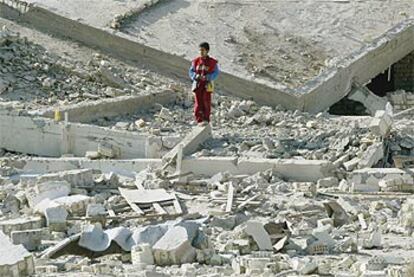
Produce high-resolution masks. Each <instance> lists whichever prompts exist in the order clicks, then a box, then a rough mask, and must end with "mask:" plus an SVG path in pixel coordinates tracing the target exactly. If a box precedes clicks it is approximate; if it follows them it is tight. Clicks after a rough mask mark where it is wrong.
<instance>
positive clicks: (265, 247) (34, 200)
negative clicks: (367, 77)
mask: <svg viewBox="0 0 414 277" xmlns="http://www.w3.org/2000/svg"><path fill="white" fill-rule="evenodd" d="M166 174H168V172H160V171H159V169H152V168H148V169H147V170H145V171H143V172H140V173H139V174H137V175H136V178H135V179H134V178H131V177H126V176H122V175H118V174H115V173H111V174H103V173H101V172H99V171H97V170H88V169H85V170H69V171H63V172H59V173H53V174H41V175H36V176H21V177H20V178H19V179H15V178H7V177H6V176H4V177H2V185H1V188H2V189H1V192H2V193H1V198H0V201H1V202H0V203H1V206H0V208H1V210H0V211H1V218H0V230H2V232H3V233H4V234H5V235H7V236H9V237H10V238H9V240H10V241H12V242H13V243H14V244H16V245H21V247H24V248H22V249H26V250H25V251H30V253H31V254H30V259H33V261H34V262H33V264H34V265H31V264H28V265H27V266H26V269H25V270H35V272H36V274H39V275H41V276H48V275H47V274H54V273H63V272H70V273H75V272H85V273H88V274H92V275H93V274H131V273H133V272H135V274H136V275H135V276H148V274H158V275H157V276H194V275H201V276H213V275H214V276H227V275H231V274H234V275H245V276H298V275H308V274H316V275H322V276H323V275H332V276H409V275H390V274H397V273H398V274H407V272H409V270H410V269H409V267H407V264H409V262H410V261H411V257H410V256H404V255H402V256H398V255H397V256H395V254H393V253H394V252H393V251H394V249H396V248H397V249H404V250H405V251H408V252H410V251H412V243H409V244H405V243H404V242H401V241H399V239H401V238H407V239H409V238H410V237H411V234H412V230H413V226H414V224H413V220H412V213H413V201H414V200H413V198H412V197H411V196H410V195H409V194H404V195H401V194H396V195H395V197H392V195H389V194H387V195H384V196H382V195H376V197H375V200H371V199H367V198H364V197H363V196H361V195H357V194H356V195H355V194H352V193H345V194H344V192H343V191H341V190H340V189H341V187H342V186H344V185H343V182H347V181H346V180H345V179H342V180H339V179H338V178H337V177H328V178H324V179H320V180H319V181H318V182H317V183H312V182H292V181H287V180H284V179H283V178H281V177H280V176H278V175H277V174H275V173H273V172H272V170H267V171H263V172H258V173H256V174H254V175H251V176H249V175H232V174H230V173H228V172H222V173H218V174H216V175H214V176H212V177H210V178H206V177H203V176H195V175H190V176H188V177H186V178H187V180H186V181H185V182H183V181H182V180H179V179H178V178H165V177H163V176H165V175H166ZM389 178H391V175H390V177H385V178H384V179H385V180H387V182H388V180H395V179H389ZM411 183H412V177H411ZM137 189H138V190H137ZM374 196H375V195H374ZM229 199H231V202H230V204H229ZM175 200H176V201H178V202H176V203H178V205H179V206H180V207H181V208H182V210H181V211H180V210H177V209H174V208H176V207H174V205H172V204H168V203H167V202H168V201H175ZM171 205H172V206H171ZM178 211H180V212H178ZM173 218H176V219H173ZM8 247H9V246H8ZM13 247H14V246H13ZM11 248H12V246H10V249H11ZM378 250H380V251H381V252H378ZM16 251H17V250H16ZM19 251H20V252H21V253H22V254H21V255H22V256H21V257H22V258H21V259H23V260H25V261H27V262H29V261H30V260H27V259H28V258H27V257H29V256H28V254H24V253H23V252H22V250H19ZM20 252H19V253H20ZM27 253H29V252H27ZM6 264H7V263H6V262H4V263H2V261H1V260H0V265H3V266H5V265H6ZM30 266H33V267H34V268H33V269H31V268H28V267H30ZM0 268H1V267H0ZM19 268H20V267H19ZM3 270H6V269H3ZM7 270H11V269H10V268H9V269H7ZM5 272H8V271H5ZM137 272H140V273H137ZM391 272H394V273H391ZM395 272H397V273H395ZM217 274H218V275H217ZM276 274H282V275H276ZM335 274H336V275H335ZM338 274H342V275H338ZM372 274H374V275H372Z"/></svg>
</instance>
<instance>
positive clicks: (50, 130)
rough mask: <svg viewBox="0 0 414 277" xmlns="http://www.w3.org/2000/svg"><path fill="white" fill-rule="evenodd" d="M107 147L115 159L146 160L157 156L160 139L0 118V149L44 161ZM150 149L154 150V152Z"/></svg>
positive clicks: (42, 121)
mask: <svg viewBox="0 0 414 277" xmlns="http://www.w3.org/2000/svg"><path fill="white" fill-rule="evenodd" d="M102 143H105V144H109V145H110V146H111V147H113V148H114V149H115V150H116V151H117V152H118V158H124V159H125V158H126V159H129V158H147V157H149V156H150V157H151V156H152V155H156V154H157V153H158V154H159V152H160V150H161V147H162V143H161V139H160V138H157V137H152V136H145V135H140V134H137V133H134V132H128V131H118V130H112V129H109V128H103V127H97V126H92V125H85V124H78V123H67V124H66V123H63V122H54V121H52V120H49V119H45V118H31V117H24V116H9V115H1V116H0V148H4V149H6V150H9V151H15V152H21V153H27V154H33V155H38V156H46V157H60V156H62V155H63V154H67V153H70V154H73V155H75V156H77V157H83V156H85V154H86V152H87V151H96V150H97V149H98V147H99V145H100V144H102ZM154 148H157V149H156V150H157V151H155V150H154Z"/></svg>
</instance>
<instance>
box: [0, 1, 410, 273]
mask: <svg viewBox="0 0 414 277" xmlns="http://www.w3.org/2000/svg"><path fill="white" fill-rule="evenodd" d="M30 2H32V1H29V2H22V1H14V0H13V1H12V0H8V1H0V16H1V18H0V25H3V26H5V27H4V28H3V29H2V31H0V62H1V68H0V97H1V102H0V154H1V156H2V157H1V158H0V185H1V189H0V216H1V217H0V240H1V241H2V246H3V247H2V249H1V252H2V255H0V256H1V257H0V275H2V276H26V275H36V276H55V275H57V274H85V276H89V275H90V276H96V275H119V274H124V275H126V276H195V275H201V276H228V275H234V276H239V275H245V276H301V275H311V274H314V275H317V276H414V275H413V274H414V266H413V264H414V263H413V261H412V259H413V256H412V253H413V246H412V227H413V220H412V206H413V204H412V202H413V198H412V193H413V191H414V189H413V185H414V179H413V178H414V171H413V170H412V167H411V166H410V165H411V164H412V162H413V161H414V159H413V158H412V157H413V151H414V134H413V130H412V121H411V120H412V113H413V112H414V109H413V108H412V105H413V104H414V102H413V99H414V95H413V93H412V92H413V91H414V64H413V62H414V59H413V51H414V43H413V41H414V24H413V20H412V19H409V18H408V19H406V20H402V21H401V22H399V23H398V24H397V25H396V26H394V27H392V28H391V29H389V30H388V31H386V32H384V33H383V34H382V35H381V36H379V37H377V38H376V39H373V40H372V41H370V42H369V43H367V44H366V45H364V46H363V47H362V48H360V49H359V50H356V51H354V52H352V53H350V54H349V55H348V56H345V57H343V59H340V60H338V61H333V60H332V61H330V63H329V66H327V67H326V68H324V69H323V70H321V72H320V74H318V75H316V76H311V74H310V75H309V76H308V75H307V79H306V80H302V81H300V82H299V81H297V84H298V85H299V86H296V87H295V86H293V83H294V82H295V81H294V80H295V79H294V78H296V77H292V78H291V79H289V80H288V79H286V81H285V83H283V82H282V83H271V82H269V80H266V78H259V77H260V75H261V74H262V75H263V74H264V73H266V72H267V71H266V70H264V71H263V69H257V68H253V66H252V64H251V63H248V64H247V65H248V66H246V68H247V69H252V68H253V69H252V70H253V71H255V73H256V76H258V77H257V78H253V79H252V78H248V77H246V76H243V75H240V74H239V73H235V72H231V71H226V61H224V64H223V68H224V71H225V72H224V73H223V76H222V77H221V79H220V80H219V82H218V87H219V91H218V93H217V95H215V96H214V98H213V102H214V103H213V105H214V111H213V119H212V123H211V126H205V127H199V126H194V124H191V123H190V122H191V120H192V115H191V111H192V99H191V95H190V94H189V93H188V84H187V83H185V82H183V80H182V77H183V76H185V71H186V70H187V68H188V65H189V64H188V60H186V59H185V58H183V57H182V55H177V54H174V53H170V52H168V51H166V49H162V47H160V48H161V49H156V48H154V47H151V46H148V45H146V44H145V43H143V42H142V41H140V40H142V39H145V38H146V39H148V40H149V38H148V37H146V36H147V35H148V33H145V34H144V35H143V37H141V38H140V39H137V38H135V37H134V36H133V32H134V30H136V29H135V27H134V26H135V25H134V20H135V19H138V20H141V18H142V16H146V17H149V18H151V16H152V15H151V12H152V11H153V9H161V10H162V9H166V8H168V6H167V7H166V6H163V5H176V4H174V3H173V2H174V1H160V3H158V2H159V1H142V2H141V1H140V2H139V3H136V2H135V1H126V3H125V5H119V4H117V3H116V1H108V2H107V3H101V5H102V6H101V7H100V8H99V9H100V10H98V11H99V12H102V14H101V15H102V18H95V17H96V16H94V15H92V13H91V12H89V11H88V8H90V7H91V6H88V5H92V6H93V5H97V4H96V3H91V4H88V3H83V5H86V6H81V9H79V8H75V6H73V5H71V4H62V3H61V2H60V3H58V2H59V1H39V3H30ZM80 2H82V1H80ZM80 2H79V3H80ZM163 2H167V3H163ZM344 2H347V1H344ZM79 3H78V4H79ZM191 3H192V2H191ZM193 4H194V3H192V4H189V7H192V6H191V5H193ZM79 5H80V4H79ZM105 5H108V6H105ZM177 5H178V4H177ZM98 6H99V5H97V9H98ZM62 9H63V10H65V13H63V12H62ZM111 9H114V10H116V9H119V12H120V14H118V15H117V16H115V17H114V16H113V14H110V13H108V11H112V10H111ZM146 12H147V13H148V14H145V13H146ZM409 12H411V11H409ZM178 13H179V12H178ZM78 16H80V18H75V17H78ZM153 32H155V33H156V32H157V30H154V31H153ZM246 33H247V34H250V35H251V36H252V37H254V38H256V36H257V34H256V35H253V34H252V32H251V31H249V30H248V32H246ZM52 35H54V36H56V37H52ZM226 39H227V38H226ZM233 39H234V40H236V41H237V38H233ZM149 41H150V40H149ZM227 41H230V42H232V43H234V41H233V40H227ZM162 45H164V44H162ZM253 46H254V45H253ZM253 46H251V47H253ZM304 46H305V47H310V45H309V44H306V43H305V44H304ZM216 47H217V46H216ZM246 51H247V50H246ZM315 53H316V52H315ZM315 53H313V54H312V53H310V54H308V55H316V54H315ZM184 56H185V55H184ZM247 56H248V55H247ZM255 58H256V59H259V57H255ZM248 61H250V60H248ZM305 62H309V60H305ZM315 62H316V59H315ZM265 69H266V68H265ZM267 69H269V68H267ZM269 72H271V71H269ZM317 73H318V70H315V72H313V74H317ZM264 75H265V76H267V75H266V74H264ZM292 76H295V75H292ZM289 82H290V85H289ZM295 84H296V83H295ZM357 103H360V104H357Z"/></svg>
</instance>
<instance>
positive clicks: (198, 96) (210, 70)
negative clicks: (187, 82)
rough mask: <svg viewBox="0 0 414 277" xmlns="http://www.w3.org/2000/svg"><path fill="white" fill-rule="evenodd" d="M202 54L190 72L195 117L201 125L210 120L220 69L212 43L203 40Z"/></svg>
mask: <svg viewBox="0 0 414 277" xmlns="http://www.w3.org/2000/svg"><path fill="white" fill-rule="evenodd" d="M199 49H200V56H199V57H197V58H195V59H194V60H193V61H192V63H191V67H190V70H189V71H188V74H189V76H190V78H191V80H192V81H193V86H192V91H193V93H194V94H195V95H194V96H195V97H194V99H195V101H194V117H195V120H196V121H197V123H198V124H199V125H200V126H205V125H207V124H209V122H210V113H211V94H212V93H213V91H214V83H213V81H214V80H216V79H217V77H218V75H219V73H220V69H219V67H218V64H217V60H216V59H214V58H212V57H210V56H209V55H208V52H209V51H210V45H209V44H208V43H207V42H203V43H201V44H200V45H199Z"/></svg>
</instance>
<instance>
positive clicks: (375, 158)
mask: <svg viewBox="0 0 414 277" xmlns="http://www.w3.org/2000/svg"><path fill="white" fill-rule="evenodd" d="M383 158H384V147H383V145H382V142H377V143H374V144H372V145H371V146H369V147H368V148H367V150H365V152H364V153H363V155H362V157H361V160H360V161H359V163H358V168H365V167H372V166H374V165H375V164H377V163H378V162H379V161H380V160H381V159H383Z"/></svg>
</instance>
